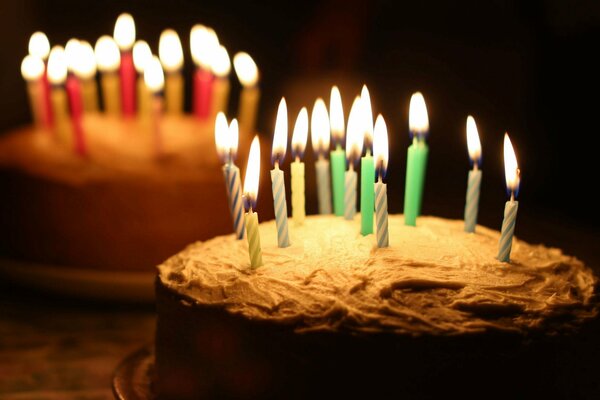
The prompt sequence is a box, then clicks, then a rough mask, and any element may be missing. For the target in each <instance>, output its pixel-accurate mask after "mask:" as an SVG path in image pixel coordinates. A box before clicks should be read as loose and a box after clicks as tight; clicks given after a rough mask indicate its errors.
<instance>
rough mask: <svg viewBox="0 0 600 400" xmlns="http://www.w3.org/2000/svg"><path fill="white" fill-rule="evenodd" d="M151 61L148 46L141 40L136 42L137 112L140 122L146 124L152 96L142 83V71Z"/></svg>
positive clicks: (134, 52) (134, 61)
mask: <svg viewBox="0 0 600 400" xmlns="http://www.w3.org/2000/svg"><path fill="white" fill-rule="evenodd" d="M150 60H152V51H151V50H150V46H149V45H148V43H146V42H145V41H143V40H138V41H137V42H135V44H134V45H133V66H134V67H135V70H136V71H137V73H138V78H137V112H138V117H139V119H140V121H142V122H143V123H144V124H147V123H148V121H149V120H150V109H151V97H152V94H151V93H150V91H149V90H148V88H147V87H146V84H145V83H144V71H145V69H146V67H147V66H148V63H149V62H150Z"/></svg>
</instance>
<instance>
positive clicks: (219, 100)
mask: <svg viewBox="0 0 600 400" xmlns="http://www.w3.org/2000/svg"><path fill="white" fill-rule="evenodd" d="M211 68H212V71H213V74H214V75H215V77H216V79H215V81H214V84H213V95H212V96H213V97H212V115H213V116H216V115H217V114H218V113H219V112H224V113H227V102H228V100H229V90H230V84H229V72H230V71H231V61H230V60H229V54H228V53H227V49H226V48H225V47H224V46H220V47H219V49H218V50H217V51H216V54H215V56H214V60H213V63H212V65H211Z"/></svg>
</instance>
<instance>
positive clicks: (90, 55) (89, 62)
mask: <svg viewBox="0 0 600 400" xmlns="http://www.w3.org/2000/svg"><path fill="white" fill-rule="evenodd" d="M78 54H79V60H78V61H77V62H76V63H75V75H77V77H78V78H80V79H83V80H87V79H92V78H94V77H95V76H96V57H95V56H94V49H93V48H92V45H91V44H90V42H86V41H85V40H80V41H79V48H78Z"/></svg>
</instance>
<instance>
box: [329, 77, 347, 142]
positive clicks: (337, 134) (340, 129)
mask: <svg viewBox="0 0 600 400" xmlns="http://www.w3.org/2000/svg"><path fill="white" fill-rule="evenodd" d="M329 124H330V127H331V136H332V138H333V145H334V146H342V145H343V144H344V143H343V142H344V108H343V106H342V96H341V95H340V90H339V89H338V88H337V86H334V87H332V88H331V96H330V98H329Z"/></svg>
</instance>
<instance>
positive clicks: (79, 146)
mask: <svg viewBox="0 0 600 400" xmlns="http://www.w3.org/2000/svg"><path fill="white" fill-rule="evenodd" d="M66 90H67V97H68V99H69V108H70V109H71V122H72V123H73V146H74V149H75V152H76V153H77V154H79V155H80V156H85V155H86V154H87V147H86V143H85V135H84V133H83V127H82V123H81V117H82V115H83V101H82V100H81V87H80V85H79V80H78V79H77V78H76V77H75V76H73V75H69V77H68V78H67V83H66Z"/></svg>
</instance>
